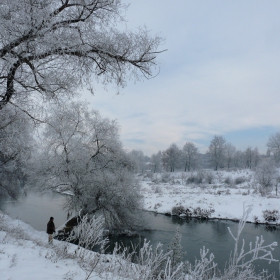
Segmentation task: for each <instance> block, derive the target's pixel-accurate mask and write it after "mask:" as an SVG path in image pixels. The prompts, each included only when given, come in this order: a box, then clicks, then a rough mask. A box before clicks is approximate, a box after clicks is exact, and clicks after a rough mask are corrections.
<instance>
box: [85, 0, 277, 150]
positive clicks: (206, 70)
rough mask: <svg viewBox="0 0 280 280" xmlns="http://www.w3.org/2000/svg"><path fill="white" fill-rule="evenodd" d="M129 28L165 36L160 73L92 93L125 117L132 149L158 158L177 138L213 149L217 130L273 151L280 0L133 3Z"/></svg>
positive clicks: (111, 113) (94, 100)
mask: <svg viewBox="0 0 280 280" xmlns="http://www.w3.org/2000/svg"><path fill="white" fill-rule="evenodd" d="M124 2H125V3H129V2H130V3H131V4H130V7H129V8H128V10H127V12H126V19H127V21H128V22H127V26H128V28H129V29H131V30H134V29H135V28H136V27H138V26H143V25H146V26H147V27H148V29H149V30H150V31H151V34H159V35H160V36H162V37H164V38H165V42H164V44H163V45H162V46H161V49H168V51H166V52H164V53H162V54H161V55H159V57H158V62H159V65H160V73H159V75H158V76H157V77H155V78H154V79H151V80H144V81H142V82H137V83H128V85H127V87H126V88H124V89H122V90H121V92H120V94H119V95H116V91H117V90H116V88H115V87H114V86H109V87H107V91H105V90H104V89H103V87H102V86H101V85H97V86H96V87H95V95H94V96H89V95H87V94H84V95H86V97H87V99H88V100H89V101H90V102H91V105H92V107H93V108H95V109H98V110H99V111H100V112H101V114H102V115H103V116H108V117H110V118H113V119H118V121H119V124H120V126H121V133H120V136H121V140H122V141H123V144H124V147H125V148H126V149H128V150H131V149H136V150H142V151H143V152H144V153H145V154H147V155H151V154H153V153H156V152H158V151H159V150H164V149H167V148H168V147H169V146H170V144H172V143H176V144H177V145H178V146H179V147H182V146H183V145H184V143H185V142H193V143H195V144H196V145H197V146H198V147H199V150H200V151H201V152H205V151H206V150H207V147H208V145H209V143H210V141H211V139H212V138H213V136H214V135H222V136H224V137H225V139H226V140H227V141H228V142H231V143H232V144H233V145H235V146H236V147H237V148H239V149H242V150H243V149H246V148H247V147H248V146H252V147H255V146H257V147H258V148H259V150H260V151H261V152H265V151H266V143H267V139H268V137H269V136H270V135H271V134H273V133H275V132H278V131H280V16H279V15H280V1H278V0H270V1H263V0H262V1H259V0H247V1H243V0H242V1H239V0H228V1H224V0H211V1H208V0H204V1H200V0H192V1H188V0H176V1H174V0H173V1H172V0H141V1H139V0H137V1H136V0H130V1H128V0H126V1H124Z"/></svg>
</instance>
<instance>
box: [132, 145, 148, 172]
mask: <svg viewBox="0 0 280 280" xmlns="http://www.w3.org/2000/svg"><path fill="white" fill-rule="evenodd" d="M128 156H129V157H130V159H131V162H132V169H133V171H134V172H135V173H144V172H145V170H146V161H145V156H144V153H143V152H142V151H138V150H132V151H130V152H129V153H128Z"/></svg>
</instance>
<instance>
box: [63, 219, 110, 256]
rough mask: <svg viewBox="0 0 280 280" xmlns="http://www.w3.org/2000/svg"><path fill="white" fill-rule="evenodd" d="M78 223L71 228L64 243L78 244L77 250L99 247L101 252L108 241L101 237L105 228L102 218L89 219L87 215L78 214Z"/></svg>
mask: <svg viewBox="0 0 280 280" xmlns="http://www.w3.org/2000/svg"><path fill="white" fill-rule="evenodd" d="M78 221H79V222H78V225H77V226H76V227H74V228H73V231H72V232H71V234H70V235H69V237H68V238H67V240H66V241H68V242H78V248H79V247H83V248H85V249H92V248H93V247H94V246H100V248H101V251H102V250H103V248H104V247H105V245H106V244H107V242H108V239H107V238H104V237H103V232H104V226H105V220H104V218H103V216H99V217H95V216H92V217H91V218H89V217H88V215H84V216H81V214H79V217H78ZM82 252H85V251H83V250H82Z"/></svg>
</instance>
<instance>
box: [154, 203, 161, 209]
mask: <svg viewBox="0 0 280 280" xmlns="http://www.w3.org/2000/svg"><path fill="white" fill-rule="evenodd" d="M161 206H162V204H161V203H156V204H155V206H154V209H155V210H156V209H158V208H159V207H161Z"/></svg>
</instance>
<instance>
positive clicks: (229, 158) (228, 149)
mask: <svg viewBox="0 0 280 280" xmlns="http://www.w3.org/2000/svg"><path fill="white" fill-rule="evenodd" d="M235 153H236V148H235V147H234V146H233V145H232V144H231V143H226V145H225V163H226V166H227V168H228V169H229V168H230V167H231V166H232V165H233V160H234V155H235Z"/></svg>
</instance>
